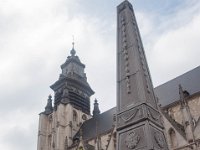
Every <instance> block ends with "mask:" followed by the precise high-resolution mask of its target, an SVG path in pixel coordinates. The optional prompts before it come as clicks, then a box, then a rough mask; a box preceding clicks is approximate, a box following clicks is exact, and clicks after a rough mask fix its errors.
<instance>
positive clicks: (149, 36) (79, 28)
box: [0, 0, 200, 150]
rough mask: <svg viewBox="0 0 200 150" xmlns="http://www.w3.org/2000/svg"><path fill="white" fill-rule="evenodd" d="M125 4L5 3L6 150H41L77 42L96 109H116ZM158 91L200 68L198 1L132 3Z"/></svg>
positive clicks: (1, 141) (78, 0) (98, 0)
mask: <svg viewBox="0 0 200 150" xmlns="http://www.w3.org/2000/svg"><path fill="white" fill-rule="evenodd" d="M122 1H123V0H109V1H108V0H73V1H72V0H17V1H16V0H0V46H1V47H0V77H1V81H0V116H1V117H0V133H1V134H0V149H6V150H27V149H28V150H36V148H37V129H38V118H39V116H38V114H39V113H40V112H42V111H43V110H44V107H45V105H46V102H47V97H48V95H49V94H52V95H53V91H52V90H51V89H50V88H49V86H50V85H52V84H53V83H54V82H55V81H56V80H57V79H58V77H59V74H60V73H61V69H60V65H61V64H63V63H64V62H65V60H66V58H67V56H68V55H69V54H70V50H71V48H72V36H73V35H74V37H75V49H76V53H77V55H78V56H79V58H80V59H81V61H82V63H84V64H85V65H86V69H85V72H86V74H87V79H88V82H89V84H90V86H91V88H92V89H93V90H94V91H95V94H94V96H92V97H91V108H93V102H94V99H95V98H97V99H98V101H99V105H100V110H101V112H104V111H106V110H108V109H110V108H112V107H115V106H116V6H117V5H118V4H120V3H121V2H122ZM130 2H131V3H132V4H133V8H134V10H135V14H136V18H137V22H138V26H139V29H140V33H141V36H142V40H143V45H144V49H145V53H146V57H147V61H148V64H149V68H150V72H151V77H152V80H153V84H154V86H155V87H156V86H158V85H160V84H162V83H165V82H167V81H169V80H171V79H173V78H175V77H177V76H179V75H181V74H183V73H185V72H187V71H189V70H191V69H193V68H195V67H197V66H199V64H200V59H199V56H200V50H199V47H200V42H199V39H200V28H199V27H200V1H199V0H167V1H166V0H165V1H164V0H163V1H156V0H152V1H149V0H130Z"/></svg>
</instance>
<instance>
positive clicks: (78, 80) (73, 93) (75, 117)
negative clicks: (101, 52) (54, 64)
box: [37, 44, 94, 150]
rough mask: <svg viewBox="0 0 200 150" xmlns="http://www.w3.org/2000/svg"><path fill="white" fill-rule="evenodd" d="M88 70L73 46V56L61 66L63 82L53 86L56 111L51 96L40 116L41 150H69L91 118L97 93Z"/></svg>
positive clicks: (39, 141)
mask: <svg viewBox="0 0 200 150" xmlns="http://www.w3.org/2000/svg"><path fill="white" fill-rule="evenodd" d="M73 45H74V44H73ZM84 68H85V65H84V64H82V63H81V61H80V59H79V57H78V56H76V51H75V50H74V46H73V48H72V50H71V56H68V57H67V60H66V62H65V63H64V64H62V65H61V69H62V73H61V74H60V77H59V79H58V80H57V81H56V82H55V83H54V84H53V85H51V86H50V87H51V89H52V90H53V91H54V95H55V97H54V108H53V107H52V97H51V96H49V98H48V102H47V105H46V107H45V111H44V112H42V113H40V118H39V135H38V148H37V149H38V150H65V149H66V148H67V147H68V145H72V140H73V137H74V135H75V134H76V133H77V131H78V130H79V128H80V126H81V125H82V123H83V122H84V121H85V120H87V119H89V118H91V116H90V96H91V95H93V94H94V91H93V90H92V89H91V88H90V86H89V84H88V82H87V77H86V74H85V73H84Z"/></svg>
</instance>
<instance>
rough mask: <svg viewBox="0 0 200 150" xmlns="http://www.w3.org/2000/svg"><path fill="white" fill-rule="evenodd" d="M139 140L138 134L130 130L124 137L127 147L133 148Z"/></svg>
mask: <svg viewBox="0 0 200 150" xmlns="http://www.w3.org/2000/svg"><path fill="white" fill-rule="evenodd" d="M139 142H140V136H139V135H138V134H137V133H135V132H130V133H129V134H128V135H127V136H126V139H125V143H126V146H127V147H128V148H129V149H135V148H136V147H137V145H138V143H139Z"/></svg>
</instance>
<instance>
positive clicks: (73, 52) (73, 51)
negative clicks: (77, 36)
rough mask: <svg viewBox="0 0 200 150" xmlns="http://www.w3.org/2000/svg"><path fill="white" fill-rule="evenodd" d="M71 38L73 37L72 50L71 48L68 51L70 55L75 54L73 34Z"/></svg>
mask: <svg viewBox="0 0 200 150" xmlns="http://www.w3.org/2000/svg"><path fill="white" fill-rule="evenodd" d="M72 38H73V39H72V50H71V52H70V53H71V55H72V56H75V54H76V51H75V49H74V44H75V43H74V35H73V36H72Z"/></svg>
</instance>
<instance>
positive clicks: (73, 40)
mask: <svg viewBox="0 0 200 150" xmlns="http://www.w3.org/2000/svg"><path fill="white" fill-rule="evenodd" d="M72 46H73V47H72V48H73V49H74V35H72Z"/></svg>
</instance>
